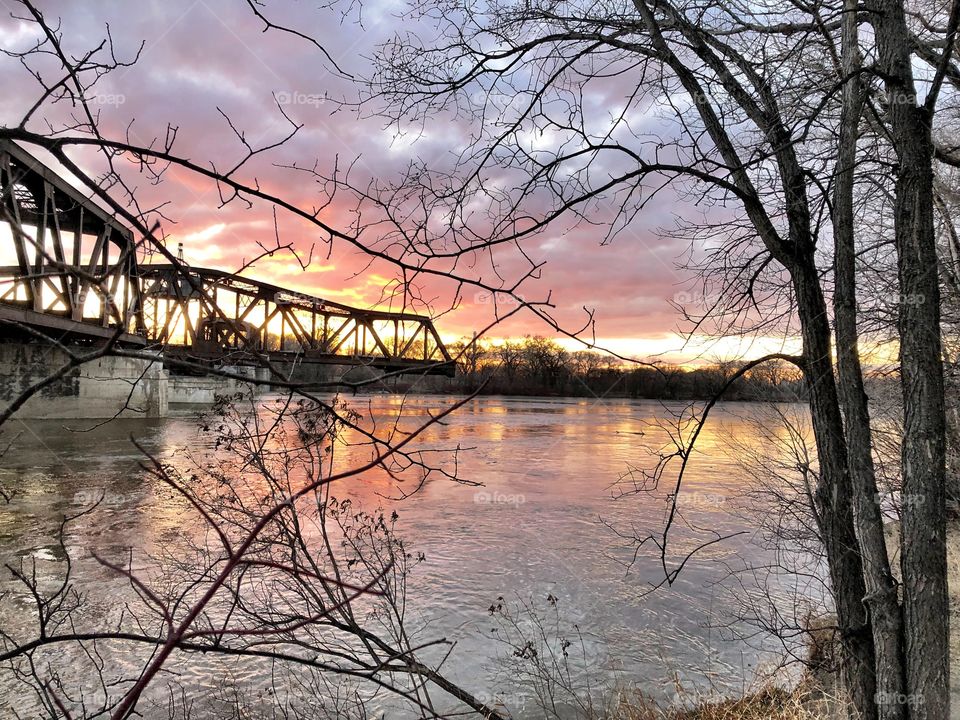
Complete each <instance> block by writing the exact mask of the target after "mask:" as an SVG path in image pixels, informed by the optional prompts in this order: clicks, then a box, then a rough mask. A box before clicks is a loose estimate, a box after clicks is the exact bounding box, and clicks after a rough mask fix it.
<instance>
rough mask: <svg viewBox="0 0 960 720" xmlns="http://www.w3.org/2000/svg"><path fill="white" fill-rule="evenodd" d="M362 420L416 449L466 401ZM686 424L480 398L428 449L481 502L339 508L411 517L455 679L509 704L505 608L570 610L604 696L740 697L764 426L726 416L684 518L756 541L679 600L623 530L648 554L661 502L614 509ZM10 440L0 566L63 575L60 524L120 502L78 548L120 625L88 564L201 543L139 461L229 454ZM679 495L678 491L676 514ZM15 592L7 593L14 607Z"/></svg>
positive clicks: (413, 600) (49, 437)
mask: <svg viewBox="0 0 960 720" xmlns="http://www.w3.org/2000/svg"><path fill="white" fill-rule="evenodd" d="M351 402H353V403H354V404H356V405H357V406H358V409H359V410H361V411H363V412H364V413H369V416H370V417H369V418H368V422H369V421H373V422H375V423H376V427H377V428H379V429H381V430H385V429H387V428H391V427H396V428H398V429H399V431H400V432H409V431H411V430H413V429H414V428H415V427H417V426H418V425H419V424H420V423H421V422H422V421H423V420H424V419H426V418H427V417H428V414H431V413H433V414H435V413H436V412H437V410H438V409H439V408H441V407H443V406H445V405H447V404H449V403H451V402H453V400H452V399H451V398H439V397H417V398H406V399H403V400H401V399H400V398H397V397H393V396H375V397H372V398H362V399H359V400H357V399H354V400H352V401H351ZM679 409H680V408H679V407H676V408H668V410H665V409H664V407H663V406H661V405H660V404H659V403H655V402H643V401H625V400H612V401H609V400H605V401H585V400H560V399H515V398H479V399H476V400H473V401H471V402H470V403H468V404H467V405H466V406H465V407H464V408H462V409H461V410H460V411H458V412H457V413H456V414H454V415H452V416H450V417H449V418H447V419H446V420H445V421H444V422H443V424H440V425H435V426H433V427H431V428H430V429H429V430H428V431H427V432H426V433H425V434H424V436H423V437H422V438H421V441H420V443H419V446H420V447H421V448H424V449H425V450H426V451H427V455H425V456H424V457H426V458H428V461H429V463H430V464H431V465H436V466H437V467H438V468H443V469H444V470H445V471H447V472H449V473H451V474H452V473H454V472H455V473H456V474H457V475H458V476H459V477H460V478H462V479H463V480H465V481H467V482H469V483H482V487H479V486H472V485H468V484H458V483H455V482H452V481H450V480H449V479H447V478H446V477H444V476H443V475H442V474H435V475H433V476H431V477H429V478H428V479H427V481H426V482H424V483H423V485H422V487H420V488H419V490H418V491H417V492H416V493H415V494H413V495H412V496H411V497H409V498H406V499H403V500H397V499H396V498H398V497H399V496H401V495H403V494H406V493H408V492H410V491H411V490H413V489H415V488H417V487H418V486H419V483H420V481H421V480H422V477H418V476H417V475H415V474H414V475H410V474H407V475H406V476H404V475H403V474H401V475H400V479H401V482H400V484H399V485H398V484H397V482H396V477H391V476H390V474H388V473H386V472H385V471H383V470H372V471H369V472H366V473H364V474H363V475H362V476H360V477H356V478H351V479H350V480H349V481H346V482H343V483H340V484H339V485H338V486H337V487H336V488H334V490H333V492H334V494H335V495H337V496H340V497H349V498H351V499H353V500H354V501H355V502H358V503H362V504H363V506H365V507H367V508H371V509H372V508H373V507H375V506H377V505H382V506H384V507H386V508H388V509H390V510H396V512H397V513H398V514H399V517H400V520H399V522H398V529H399V531H400V532H401V534H402V535H403V536H404V537H405V538H406V541H407V544H408V547H409V548H410V549H412V550H414V551H418V552H422V553H424V555H425V556H426V562H425V563H423V564H422V565H420V566H419V567H418V568H417V569H416V571H415V572H414V574H413V575H412V577H411V579H410V587H409V590H408V592H409V617H410V618H411V619H412V621H413V623H414V625H420V626H422V632H423V636H424V637H446V638H448V639H449V640H451V641H455V642H456V643H457V648H456V651H455V654H454V656H453V658H452V659H451V660H450V661H449V662H448V664H447V666H446V667H447V671H448V674H449V676H450V677H451V679H453V680H454V681H457V682H460V683H463V684H464V685H465V686H466V687H468V688H471V689H474V690H477V691H480V690H490V689H496V690H500V691H502V690H503V688H504V687H505V684H508V683H509V682H510V678H505V677H504V676H503V673H502V672H501V671H500V669H499V667H498V663H497V660H496V657H497V653H498V652H500V651H501V650H502V648H498V646H497V645H496V644H495V643H492V642H491V640H490V631H491V626H492V620H491V618H490V616H489V614H488V613H487V609H488V608H489V607H490V605H491V603H492V602H494V601H495V600H496V599H497V598H498V597H499V596H503V597H504V598H506V599H507V601H508V602H510V601H522V602H529V603H534V604H537V605H543V603H544V602H545V600H546V599H547V597H548V596H550V597H554V598H557V601H558V608H559V612H560V613H561V615H562V617H563V618H564V620H565V621H567V622H570V623H576V624H577V626H578V627H579V629H580V630H581V631H582V633H583V636H584V638H585V647H586V648H587V651H588V653H589V656H590V666H591V667H590V671H591V672H593V673H595V674H597V675H598V676H602V677H605V678H608V679H609V678H612V677H616V678H618V679H620V680H625V681H627V682H640V683H641V684H642V685H643V687H644V688H645V689H646V690H647V692H650V693H651V694H655V695H656V694H658V693H662V694H666V695H671V694H672V692H673V676H674V673H675V671H679V670H681V669H682V670H683V673H684V675H685V677H687V678H688V679H689V680H690V681H691V682H694V683H695V682H700V683H703V682H707V681H710V680H716V676H717V674H718V673H721V671H722V673H726V674H728V675H729V677H728V679H729V680H730V682H732V683H733V684H734V685H737V684H738V683H739V681H740V679H741V678H742V676H743V675H744V674H746V675H749V674H750V673H751V672H752V671H753V670H754V669H755V668H756V667H757V665H758V663H762V662H764V661H765V660H766V658H765V657H764V656H763V654H762V653H759V652H758V651H757V649H756V648H748V647H745V646H744V645H743V644H742V643H740V642H737V641H734V640H731V639H729V638H725V637H723V636H721V635H720V634H719V633H718V632H717V630H716V629H711V628H709V627H707V626H708V625H709V621H710V620H711V618H720V619H726V618H723V610H724V606H725V604H726V603H727V600H726V599H725V596H724V592H725V591H724V588H723V587H722V585H718V584H717V583H718V581H720V580H722V579H723V578H724V577H725V576H727V575H728V574H729V571H730V567H731V566H732V565H735V564H736V562H737V560H738V558H739V559H743V558H747V559H748V560H750V561H752V562H756V563H760V564H762V563H763V562H765V561H766V559H767V558H766V556H765V554H764V553H765V552H766V551H764V550H763V549H761V548H760V547H759V546H758V545H757V543H756V542H754V541H755V537H754V534H755V532H756V528H755V527H753V526H752V525H751V524H750V522H749V520H745V519H744V518H743V517H741V516H738V515H737V514H735V513H731V512H730V510H731V508H730V507H729V504H730V503H732V502H734V500H735V498H736V497H737V496H739V495H740V494H741V493H742V492H743V491H744V490H745V489H746V488H747V487H748V485H749V480H750V478H749V477H747V476H746V475H745V472H744V469H743V468H742V467H741V465H740V464H739V463H738V462H737V459H736V457H733V456H731V453H730V452H729V449H730V437H731V436H736V437H740V438H744V437H746V438H751V437H756V433H755V432H753V430H752V428H753V423H755V422H758V421H761V420H762V418H763V409H762V408H761V407H760V406H751V405H746V404H728V405H724V406H721V407H720V408H719V409H718V411H717V413H716V418H715V419H714V420H713V421H712V422H711V423H710V424H708V426H707V428H706V429H705V431H704V432H703V433H702V435H701V438H700V444H699V452H698V453H697V454H696V457H695V460H694V462H693V463H692V465H691V468H690V474H689V476H688V480H687V484H686V485H685V488H684V498H683V500H682V501H681V507H682V511H683V516H684V520H685V522H686V523H687V524H688V525H690V526H693V527H697V528H708V529H709V531H711V532H713V531H715V532H718V533H721V534H734V533H738V532H740V533H744V534H741V535H737V536H736V537H734V538H733V539H731V540H728V541H726V542H724V543H720V544H717V545H712V546H710V547H709V548H707V549H706V550H704V551H703V552H702V553H700V554H698V555H696V556H695V557H694V558H693V559H691V560H690V562H689V563H688V565H687V567H686V568H685V570H684V572H683V573H682V574H681V575H680V576H679V578H678V580H677V582H675V583H674V584H673V585H672V586H669V587H664V588H661V589H660V590H658V591H656V592H654V593H650V592H649V591H650V588H651V586H652V585H654V584H657V583H658V582H659V581H660V580H662V573H663V570H662V568H661V567H660V565H659V562H658V559H657V558H656V557H648V556H645V555H641V556H639V558H637V561H636V562H635V563H632V561H633V550H634V548H633V547H632V545H631V544H630V543H629V542H626V541H624V539H623V538H618V536H617V535H616V534H615V533H614V531H613V530H612V529H611V528H616V529H617V530H619V531H620V532H621V533H627V534H630V533H631V532H634V533H638V534H639V535H642V534H643V533H644V532H647V531H650V530H654V529H657V528H659V527H661V526H662V523H663V520H664V512H665V506H664V505H663V504H662V502H658V501H657V500H656V499H655V498H652V497H624V498H620V499H613V498H614V497H616V496H617V495H618V494H619V493H618V490H617V489H616V488H615V487H614V483H615V482H616V481H617V479H618V478H619V477H621V476H622V475H623V474H624V473H625V472H626V471H627V470H628V469H629V468H630V467H633V468H641V467H650V465H651V462H652V461H653V460H654V454H655V453H656V452H658V451H660V450H661V449H662V448H664V447H669V446H670V445H671V442H672V441H671V436H670V431H669V428H670V421H671V419H670V414H669V410H674V411H676V410H679ZM664 424H666V427H665V426H664ZM14 435H17V436H16V437H15V438H14ZM4 436H5V438H6V441H7V442H10V441H11V440H12V441H13V445H12V448H11V450H10V451H9V452H8V453H7V454H6V455H5V456H3V457H2V459H0V483H3V484H4V485H5V486H8V487H12V488H14V489H15V491H16V496H15V498H14V500H13V501H12V502H11V503H10V504H9V505H7V506H0V562H3V563H11V562H14V563H15V562H18V561H19V560H20V559H21V558H37V559H39V560H40V561H41V563H52V561H53V560H55V559H57V555H56V545H55V543H51V537H52V534H53V532H54V531H55V529H56V527H57V525H58V523H59V521H60V518H61V517H62V515H63V514H64V513H70V512H76V511H77V510H78V509H80V508H82V507H84V506H86V505H89V504H90V503H91V501H92V500H93V499H96V498H97V497H99V495H100V494H101V493H102V494H103V503H102V505H101V507H100V508H99V509H98V511H97V512H96V513H95V514H93V515H91V516H89V517H85V518H82V519H81V520H80V521H79V522H78V523H77V524H76V525H74V526H73V527H72V528H71V535H70V537H69V538H68V547H69V548H70V549H71V552H72V553H73V554H74V555H75V557H76V558H77V560H78V567H77V572H78V577H81V578H82V579H83V581H84V583H85V584H86V589H87V591H88V592H89V593H91V595H93V596H94V597H99V599H100V601H101V602H102V604H103V606H104V607H105V608H107V607H109V604H110V603H109V597H110V594H111V592H113V591H116V590H117V589H118V588H119V586H120V585H122V583H121V582H120V581H119V580H118V579H117V578H115V577H111V575H110V573H108V572H107V571H105V570H104V569H103V568H102V567H100V566H99V565H97V564H96V563H95V562H93V561H92V560H91V559H90V555H89V552H90V551H96V552H97V553H99V554H101V555H104V556H106V557H114V558H116V557H122V556H123V555H124V552H125V548H127V547H128V546H132V547H134V548H135V549H136V551H137V556H138V557H143V556H144V555H145V554H152V553H156V552H158V551H159V550H160V549H162V548H167V549H169V548H170V547H175V546H176V544H177V543H178V542H180V541H182V539H183V537H184V535H189V534H190V533H191V532H195V531H196V528H197V524H196V521H195V518H194V517H193V514H192V513H191V511H190V510H189V509H188V508H187V507H186V506H185V504H184V503H183V502H182V500H181V499H178V498H176V497H174V496H173V495H172V494H171V492H170V491H169V489H168V488H166V487H164V486H162V485H161V484H158V483H157V481H156V480H155V479H152V478H150V477H149V476H148V475H147V474H146V473H144V471H143V470H142V468H141V466H140V463H141V461H142V456H141V454H140V453H139V452H138V451H136V449H135V448H134V447H133V445H132V443H131V441H130V438H131V436H132V437H135V438H136V439H137V441H138V442H140V443H141V444H142V445H143V446H144V447H145V448H147V449H148V450H149V451H150V452H151V453H155V454H156V455H157V456H158V457H160V458H163V459H165V460H167V461H170V462H173V463H175V464H176V463H179V464H180V465H181V466H182V467H186V466H188V465H189V463H190V462H193V461H196V460H197V459H199V460H200V461H201V462H202V460H203V458H204V457H205V454H207V453H210V452H211V450H210V447H209V442H210V439H209V435H208V434H205V433H203V432H201V430H200V429H199V426H198V423H197V421H196V420H195V419H194V418H193V417H189V416H187V417H182V418H176V419H168V420H165V421H146V420H143V421H138V420H132V421H127V420H125V421H123V422H122V423H121V422H118V423H112V424H109V425H106V426H103V427H99V428H95V429H92V430H90V431H89V432H84V433H77V432H70V431H68V430H67V429H65V428H64V427H63V424H62V423H57V422H51V421H47V422H31V423H13V424H11V425H10V426H9V427H8V428H7V429H6V431H5V433H4ZM355 439H356V438H355V437H353V438H352V439H351V438H350V437H347V438H345V441H344V442H343V443H341V444H339V445H338V446H337V448H336V450H335V457H334V468H335V469H344V468H347V467H352V466H356V465H357V464H362V463H364V462H366V461H368V460H369V458H370V457H371V453H372V452H373V451H374V449H373V448H371V447H370V446H369V445H357V444H355V442H354V441H355ZM458 448H459V449H458ZM455 449H458V451H457V452H456V454H453V453H452V452H451V451H453V450H455ZM668 491H669V490H668V489H665V488H661V490H660V493H659V496H660V498H661V499H662V498H663V497H664V496H665V495H666V493H667V492H668ZM698 538H700V535H699V534H697V533H696V532H693V531H690V530H689V529H685V526H681V527H679V528H678V533H677V535H676V537H675V538H674V542H675V546H674V552H676V553H678V557H679V554H682V552H683V551H684V549H687V548H690V547H693V546H695V545H696V544H697V543H698V542H699V540H698ZM11 587H12V585H11V584H10V582H9V578H7V577H5V578H3V580H2V585H0V589H10V588H11ZM16 592H20V591H19V590H17V591H15V592H14V596H13V597H12V600H13V602H10V601H9V599H8V601H5V602H4V603H0V623H3V624H4V626H5V627H12V628H15V627H17V626H18V625H22V624H23V623H25V622H27V619H26V618H23V617H18V616H17V610H16V608H17V607H18V606H20V607H22V605H20V604H19V603H18V602H17V598H16ZM761 644H762V643H761ZM200 667H203V668H206V666H200ZM204 672H206V671H205V670H204V671H200V670H196V668H194V670H193V672H192V676H194V677H195V679H196V683H197V684H198V685H199V686H200V687H201V688H202V687H213V686H215V685H216V684H217V681H216V680H215V679H214V678H213V677H210V676H209V675H204ZM731 672H732V675H731V674H730V673H731ZM490 691H492V690H490ZM3 702H8V703H9V702H12V701H11V700H7V701H0V708H2V707H4V706H3V704H2V703H3ZM6 707H12V706H11V705H7V706H6Z"/></svg>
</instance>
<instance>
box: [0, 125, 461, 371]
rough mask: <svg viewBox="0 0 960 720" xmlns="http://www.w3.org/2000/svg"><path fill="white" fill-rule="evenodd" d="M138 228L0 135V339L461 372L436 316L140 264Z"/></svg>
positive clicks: (237, 359)
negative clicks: (35, 333)
mask: <svg viewBox="0 0 960 720" xmlns="http://www.w3.org/2000/svg"><path fill="white" fill-rule="evenodd" d="M137 251H138V248H137V242H136V238H135V236H134V234H133V232H132V231H131V230H130V229H129V228H128V227H126V226H125V225H123V224H122V223H120V222H118V221H117V220H116V219H115V218H114V217H112V216H111V215H110V213H108V212H107V211H105V210H104V209H103V208H101V207H100V206H99V205H98V204H97V203H96V202H94V201H93V200H92V199H91V198H89V197H86V196H84V195H83V193H81V192H80V191H79V190H77V189H76V188H74V187H73V186H72V185H70V184H69V183H68V182H67V181H66V180H64V179H63V178H62V177H60V176H59V175H58V174H57V173H56V172H55V171H53V170H52V169H50V168H49V167H47V166H46V165H44V164H43V163H41V162H40V161H39V160H38V159H36V158H35V157H33V156H32V155H30V154H29V153H27V152H26V151H24V150H23V149H22V148H20V147H18V146H17V145H16V144H14V143H11V142H8V141H4V140H0V258H6V259H0V336H3V335H15V334H22V331H21V329H22V328H23V327H28V328H35V329H40V330H42V331H44V332H47V333H48V334H53V335H54V336H55V337H57V338H58V339H70V340H78V341H90V340H93V341H96V340H98V339H100V340H102V339H104V338H108V337H111V336H113V335H115V334H118V339H119V341H120V342H121V343H123V344H127V345H135V346H150V347H152V348H155V349H157V350H160V351H162V352H163V354H164V357H169V358H188V359H190V360H192V361H201V362H204V363H219V362H230V363H241V364H242V363H248V364H250V363H254V362H258V360H257V358H258V356H260V355H263V354H266V355H267V357H268V358H270V359H271V360H296V361H297V362H304V363H334V364H347V365H370V366H372V367H376V368H379V369H384V370H389V371H404V370H410V371H411V372H413V371H417V372H429V373H440V374H453V372H454V363H453V362H452V360H451V357H450V354H449V353H448V351H447V349H446V347H445V346H444V344H443V342H442V340H441V339H440V336H439V334H438V333H437V330H436V328H435V327H434V325H433V322H432V321H431V320H430V318H428V317H425V316H422V315H416V314H412V313H403V312H390V311H380V310H363V309H359V308H354V307H351V306H349V305H343V304H340V303H336V302H331V301H329V300H324V299H322V298H318V297H313V296H310V295H305V294H302V293H297V292H293V291H291V290H287V289H285V288H282V287H278V286H276V285H271V284H269V283H264V282H259V281H256V280H252V279H249V278H246V277H241V276H239V275H235V274H231V273H228V272H224V271H221V270H213V269H206V268H195V267H184V266H173V265H157V264H152V265H144V264H140V263H139V262H138V257H137V254H138V253H137Z"/></svg>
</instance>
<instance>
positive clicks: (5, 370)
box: [0, 340, 169, 420]
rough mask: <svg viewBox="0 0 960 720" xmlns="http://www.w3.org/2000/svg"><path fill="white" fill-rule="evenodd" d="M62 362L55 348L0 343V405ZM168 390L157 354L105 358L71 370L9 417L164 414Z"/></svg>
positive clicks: (64, 356)
mask: <svg viewBox="0 0 960 720" xmlns="http://www.w3.org/2000/svg"><path fill="white" fill-rule="evenodd" d="M71 350H73V348H71ZM76 352H78V353H85V352H90V347H89V346H85V347H80V346H77V348H76ZM68 361H69V357H68V356H67V354H66V353H65V352H64V351H63V350H62V349H60V348H58V347H56V346H51V345H48V344H44V343H38V342H29V341H17V340H14V341H10V342H2V343H0V407H6V406H8V405H9V404H10V403H11V402H13V401H14V400H15V399H17V398H18V397H19V396H20V395H21V393H23V391H24V390H26V389H27V388H29V387H30V386H32V385H33V384H34V383H37V382H39V381H41V380H43V379H44V378H46V377H48V376H50V375H51V374H52V373H54V372H56V371H57V370H58V369H59V368H61V367H63V366H64V365H65V364H67V362H68ZM168 389H169V388H168V375H167V371H166V370H164V368H163V361H162V359H161V358H160V356H159V355H157V359H156V360H145V359H134V358H122V357H109V356H108V357H103V358H99V359H98V360H94V361H91V362H88V363H86V364H84V365H81V366H80V367H75V368H72V369H71V370H70V371H68V372H67V374H66V375H64V376H63V377H61V378H58V379H57V380H56V381H55V382H53V383H52V384H51V385H48V386H46V387H44V388H43V389H42V390H40V391H39V392H38V393H37V394H36V395H34V396H33V397H31V398H30V399H29V400H28V401H27V402H26V403H25V404H24V405H23V407H21V408H20V409H19V410H18V411H17V412H16V414H15V415H14V417H16V418H20V419H25V420H26V419H53V418H56V419H70V418H83V419H90V420H97V419H106V418H112V417H114V416H119V417H146V418H159V417H165V416H166V415H167V411H168Z"/></svg>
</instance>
